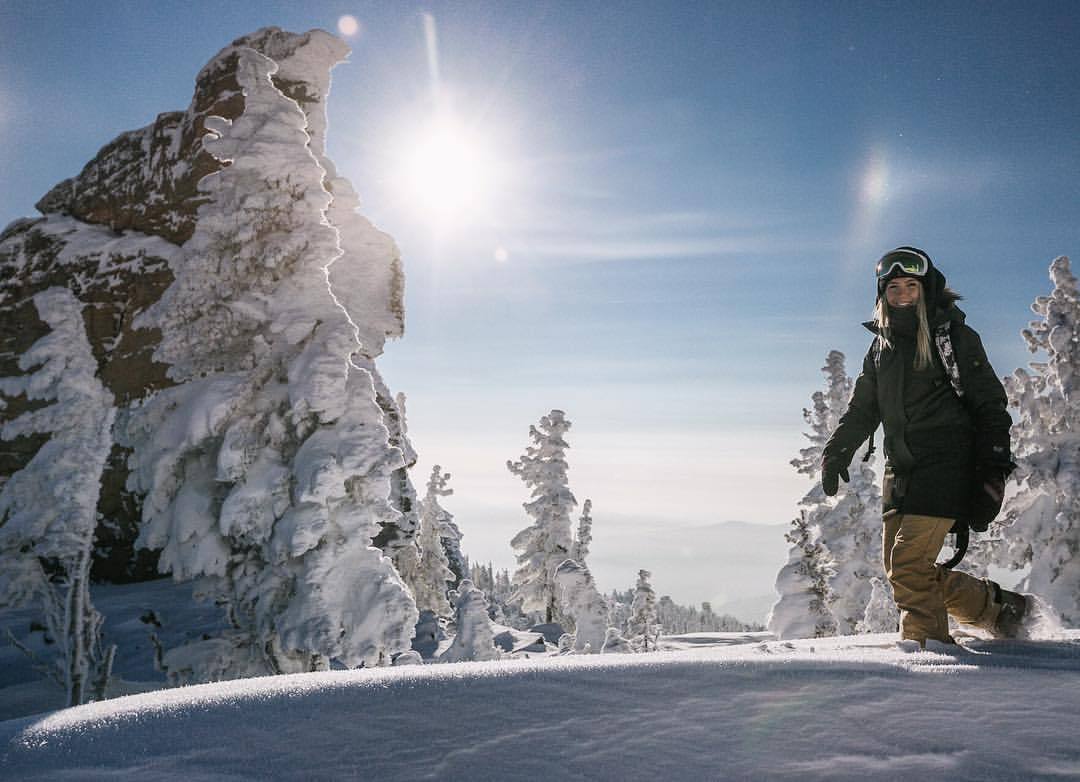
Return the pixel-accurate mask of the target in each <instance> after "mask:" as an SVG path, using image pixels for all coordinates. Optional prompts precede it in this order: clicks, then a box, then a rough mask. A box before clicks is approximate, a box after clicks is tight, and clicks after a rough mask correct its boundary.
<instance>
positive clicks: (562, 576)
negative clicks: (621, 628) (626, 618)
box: [555, 559, 610, 654]
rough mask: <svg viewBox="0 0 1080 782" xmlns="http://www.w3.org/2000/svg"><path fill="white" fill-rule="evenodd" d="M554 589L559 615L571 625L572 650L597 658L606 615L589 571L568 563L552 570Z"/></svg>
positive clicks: (607, 617) (606, 623)
mask: <svg viewBox="0 0 1080 782" xmlns="http://www.w3.org/2000/svg"><path fill="white" fill-rule="evenodd" d="M555 585H556V588H557V589H558V591H559V605H560V606H562V611H563V615H564V616H565V617H568V618H569V619H571V620H572V621H573V624H574V626H573V650H574V651H575V652H584V651H590V652H592V653H594V654H598V653H599V652H600V649H601V647H602V646H603V645H604V635H605V633H606V632H607V628H608V624H609V614H610V611H609V610H608V604H607V601H606V600H604V596H603V595H602V594H600V590H598V589H597V588H596V583H595V582H594V581H593V577H592V573H590V572H589V568H588V567H586V566H585V565H583V564H581V563H580V562H575V561H574V560H572V559H568V560H566V561H565V562H563V563H562V564H561V565H559V567H557V568H556V569H555ZM567 629H570V628H567Z"/></svg>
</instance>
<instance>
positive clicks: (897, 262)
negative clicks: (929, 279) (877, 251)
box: [877, 252, 930, 279]
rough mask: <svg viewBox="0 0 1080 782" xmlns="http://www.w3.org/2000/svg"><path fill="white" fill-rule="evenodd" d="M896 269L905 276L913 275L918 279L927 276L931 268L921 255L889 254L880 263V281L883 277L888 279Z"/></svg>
mask: <svg viewBox="0 0 1080 782" xmlns="http://www.w3.org/2000/svg"><path fill="white" fill-rule="evenodd" d="M896 268H899V269H900V271H901V272H903V273H904V274H912V275H915V276H916V277H922V276H923V275H924V274H926V270H927V269H928V268H930V267H929V264H928V263H927V261H926V259H925V258H923V257H922V256H919V255H915V254H914V253H908V252H899V253H889V254H888V255H886V256H885V257H883V258H882V259H881V260H880V261H878V264H877V276H878V279H880V278H882V277H888V276H889V275H890V274H892V273H893V270H894V269H896Z"/></svg>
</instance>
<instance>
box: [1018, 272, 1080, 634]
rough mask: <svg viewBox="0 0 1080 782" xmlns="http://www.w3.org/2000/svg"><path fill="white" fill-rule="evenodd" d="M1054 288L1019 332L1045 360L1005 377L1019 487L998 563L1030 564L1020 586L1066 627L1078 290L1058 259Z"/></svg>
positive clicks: (1075, 468)
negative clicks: (1015, 418) (1056, 614)
mask: <svg viewBox="0 0 1080 782" xmlns="http://www.w3.org/2000/svg"><path fill="white" fill-rule="evenodd" d="M1050 279H1051V281H1052V282H1053V284H1054V290H1053V291H1052V292H1051V294H1050V295H1049V296H1040V297H1038V298H1037V299H1036V300H1035V303H1034V304H1033V305H1032V307H1031V309H1032V311H1033V312H1034V313H1035V314H1036V315H1039V316H1040V317H1041V320H1036V321H1032V322H1031V324H1030V328H1027V329H1025V330H1024V331H1023V336H1024V339H1025V341H1026V342H1027V345H1028V348H1029V349H1030V350H1031V352H1032V353H1038V352H1040V351H1041V352H1042V353H1044V354H1045V356H1046V360H1045V361H1042V362H1038V363H1034V362H1033V363H1032V364H1031V369H1032V372H1030V373H1029V372H1027V371H1025V370H1023V369H1017V370H1016V372H1014V373H1013V375H1012V376H1011V377H1008V378H1006V379H1005V389H1006V391H1007V393H1008V396H1009V404H1010V405H1011V406H1012V407H1013V408H1015V409H1016V410H1017V413H1018V417H1019V420H1018V421H1017V422H1016V424H1015V425H1014V426H1013V430H1012V437H1013V444H1014V449H1013V450H1014V458H1015V461H1016V463H1017V469H1016V471H1015V472H1014V473H1013V476H1012V477H1013V480H1015V481H1016V483H1017V484H1018V485H1019V488H1018V491H1017V492H1016V493H1015V494H1014V495H1013V496H1012V497H1011V498H1010V499H1009V500H1008V502H1007V503H1006V505H1005V523H1006V524H1008V525H1011V529H1009V530H1008V531H1007V533H1006V535H1005V538H1004V542H1003V543H1001V544H1000V545H999V547H998V551H999V555H998V559H999V564H1001V565H1004V566H1006V567H1011V568H1013V569H1017V570H1018V569H1021V568H1024V567H1027V566H1030V567H1031V571H1030V573H1029V574H1028V576H1026V577H1025V579H1024V580H1023V581H1022V582H1021V585H1020V588H1021V589H1022V590H1023V591H1031V592H1035V593H1037V594H1038V595H1040V596H1041V597H1043V598H1045V599H1046V600H1048V601H1049V602H1050V603H1051V604H1052V605H1053V606H1054V608H1055V609H1056V610H1057V611H1058V612H1059V613H1060V614H1061V617H1062V619H1063V620H1064V622H1065V623H1066V624H1067V625H1073V626H1075V625H1077V624H1080V292H1078V290H1077V281H1076V278H1075V277H1074V276H1073V274H1072V272H1071V271H1070V269H1069V259H1068V258H1066V257H1064V256H1062V257H1059V258H1056V259H1055V260H1054V261H1053V263H1051V264H1050Z"/></svg>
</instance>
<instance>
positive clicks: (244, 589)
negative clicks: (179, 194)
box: [124, 36, 417, 679]
mask: <svg viewBox="0 0 1080 782" xmlns="http://www.w3.org/2000/svg"><path fill="white" fill-rule="evenodd" d="M325 39H326V40H325V41H324V40H323V38H320V39H319V41H320V43H324V44H325V45H326V47H328V52H329V53H330V54H331V55H337V54H340V52H339V51H336V50H334V47H335V46H340V43H339V42H334V41H333V40H332V39H331V37H330V36H325ZM234 53H235V55H236V57H237V59H238V63H237V79H238V81H239V84H240V86H241V88H242V89H243V92H244V112H243V114H242V115H241V116H240V117H239V118H237V119H236V120H234V121H233V122H226V121H223V120H214V121H210V120H208V121H207V128H208V130H209V131H210V132H211V134H212V137H209V138H208V139H207V140H206V142H205V145H204V148H205V149H206V150H207V151H208V152H209V153H210V154H212V155H214V156H216V157H218V158H219V159H222V160H228V161H230V164H229V165H228V166H227V167H225V168H223V169H222V170H221V171H219V172H217V173H215V174H212V175H210V176H207V177H205V178H204V179H203V180H202V181H201V183H200V187H201V189H202V191H203V192H204V193H205V194H206V196H207V201H206V203H205V204H204V205H203V206H201V207H200V209H199V213H198V221H197V224H196V226H195V231H194V233H193V235H192V237H191V239H190V240H189V241H188V242H187V243H186V244H185V245H184V248H183V250H184V252H183V254H182V259H181V260H180V261H179V262H178V263H177V268H175V269H174V273H175V277H176V279H175V282H174V283H173V285H172V286H171V287H170V288H169V289H168V290H167V291H166V292H165V294H164V295H163V296H162V298H161V299H160V300H159V301H158V302H157V303H156V304H155V305H153V306H152V307H151V308H150V309H149V310H147V311H146V312H144V313H143V314H142V315H141V316H140V322H141V325H142V326H144V327H148V328H158V329H160V330H161V333H162V338H161V342H160V345H159V348H158V351H157V354H156V355H157V356H158V358H159V359H160V360H162V361H164V362H166V363H168V364H169V365H170V370H169V372H170V376H171V377H172V378H173V379H174V380H175V381H177V382H179V383H181V384H180V385H178V386H176V387H174V388H170V389H166V390H164V391H161V392H159V393H158V394H156V395H155V396H153V397H151V398H150V399H149V400H148V401H146V402H145V403H144V404H142V405H141V406H140V407H138V408H137V409H135V410H134V411H133V412H132V414H131V415H130V416H129V417H128V419H127V420H126V421H125V427H124V431H125V434H126V438H127V440H126V443H125V444H126V445H128V446H129V447H131V448H132V449H133V451H134V453H133V456H132V458H131V460H130V465H131V467H132V473H131V477H130V479H129V484H130V485H131V488H132V489H134V490H136V491H138V492H140V493H142V494H144V495H145V499H144V504H143V518H144V522H145V525H144V527H143V530H142V533H141V537H140V541H141V543H142V544H143V545H145V546H148V547H153V548H161V549H162V553H161V559H160V567H161V568H162V570H163V571H165V572H170V571H171V572H172V573H173V576H174V578H176V579H178V580H182V579H194V578H198V579H200V580H201V581H202V585H201V586H200V589H201V591H202V592H203V593H204V594H207V595H210V596H213V597H214V598H215V599H216V600H218V601H219V602H220V603H221V604H223V605H225V606H226V607H227V609H228V615H229V619H230V621H231V624H232V626H233V628H234V629H233V632H232V633H230V634H229V635H227V636H225V637H223V638H222V639H211V641H209V642H207V643H206V644H205V645H204V646H203V647H202V648H201V649H188V650H183V651H182V650H176V652H175V654H173V656H172V657H171V658H170V656H169V655H166V664H167V665H169V664H170V662H171V663H172V665H170V668H172V667H173V666H179V667H180V668H182V669H183V670H186V671H190V672H191V673H190V676H189V677H188V678H193V679H206V678H214V677H229V676H238V675H247V674H252V673H263V672H287V671H303V670H312V669H319V668H325V667H326V666H327V665H328V662H329V660H330V659H337V660H339V661H341V662H342V663H344V664H346V665H350V666H356V665H361V664H363V665H376V664H385V663H388V662H389V660H390V659H391V657H392V656H393V655H394V654H395V653H397V652H401V651H405V650H407V649H408V648H409V641H410V638H411V636H412V632H413V627H414V625H415V623H416V619H417V612H416V607H415V605H414V603H413V601H412V598H411V596H410V594H409V592H408V590H407V588H406V587H405V585H404V584H403V583H402V582H401V580H400V578H399V577H398V575H397V573H396V572H395V570H394V568H393V566H392V565H391V563H390V561H389V560H388V559H386V558H385V557H384V556H383V555H382V553H381V552H380V551H379V550H378V549H376V548H373V547H372V546H371V545H370V541H371V539H372V538H373V537H374V535H375V534H376V533H377V532H378V531H379V528H380V526H381V527H383V528H385V527H386V526H387V525H392V524H395V523H397V521H398V520H399V519H400V516H401V514H400V513H399V512H398V511H397V510H396V509H395V508H394V507H393V506H392V505H391V502H390V499H389V498H390V497H391V494H392V490H391V481H392V477H393V475H394V474H395V472H396V471H399V470H400V469H401V468H402V467H403V465H404V459H403V456H402V452H401V450H400V449H399V448H396V447H393V446H392V445H391V444H390V442H389V436H390V434H389V431H388V429H387V427H386V424H385V417H384V411H383V409H382V408H381V407H380V405H379V403H378V401H377V394H376V388H375V384H376V382H377V380H378V379H377V378H376V377H375V376H374V375H373V374H372V372H370V371H368V370H366V369H364V368H362V367H361V366H360V365H359V364H357V363H355V362H351V361H350V356H351V355H353V354H357V356H358V360H361V356H360V354H359V350H360V343H359V342H358V335H359V333H360V331H361V329H360V328H359V327H358V326H357V325H356V324H355V323H354V322H353V321H352V320H351V319H350V318H349V317H348V316H347V314H346V313H345V311H344V310H343V309H342V307H341V306H339V301H338V300H336V299H335V297H334V296H332V295H331V292H330V291H329V289H328V285H327V279H328V275H329V274H330V272H329V271H328V269H329V268H330V266H331V264H332V263H333V261H334V260H335V259H336V258H338V256H340V255H341V252H342V251H341V248H340V246H339V234H338V232H337V231H336V230H335V229H334V228H333V227H332V226H331V225H330V224H329V223H328V222H327V220H326V211H327V209H328V207H329V206H330V204H331V197H330V195H329V193H328V192H327V190H326V189H325V188H324V186H323V183H324V178H325V177H326V176H327V171H326V170H325V169H324V168H323V167H322V166H320V164H319V162H318V161H317V159H316V158H315V157H314V155H313V150H312V149H311V148H309V142H310V141H311V140H312V138H313V137H312V136H309V134H308V132H307V131H308V128H309V125H308V122H309V119H308V118H306V117H305V115H304V113H303V111H301V109H300V107H299V106H298V105H297V104H296V103H295V102H294V101H293V100H291V99H289V98H287V97H285V95H283V94H282V93H281V92H280V91H279V90H278V89H277V88H276V87H275V86H274V84H273V83H272V82H271V79H270V76H271V74H272V73H274V70H275V68H276V67H277V66H276V65H275V64H274V63H273V62H272V61H271V60H269V59H268V58H266V57H264V56H263V55H261V54H259V53H257V52H255V51H254V50H252V49H248V48H244V47H239V48H237V49H236V50H235V52H234ZM211 119H213V118H211ZM312 121H314V120H312ZM316 151H318V150H316Z"/></svg>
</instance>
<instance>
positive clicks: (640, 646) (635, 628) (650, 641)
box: [626, 570, 661, 652]
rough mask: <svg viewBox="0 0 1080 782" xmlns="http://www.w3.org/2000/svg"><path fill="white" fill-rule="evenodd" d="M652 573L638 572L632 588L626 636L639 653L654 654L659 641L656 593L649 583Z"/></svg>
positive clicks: (659, 628) (659, 629)
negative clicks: (632, 595)
mask: <svg viewBox="0 0 1080 782" xmlns="http://www.w3.org/2000/svg"><path fill="white" fill-rule="evenodd" d="M651 578H652V573H650V572H649V571H648V570H639V571H638V580H637V585H636V587H635V588H634V602H633V605H631V606H630V621H629V622H628V623H627V627H626V630H627V635H629V636H630V643H631V645H633V647H634V648H635V649H637V650H638V651H640V652H655V651H656V649H657V644H658V642H659V640H660V631H661V627H660V621H659V617H658V616H657V610H656V592H655V591H654V590H653V588H652V584H651V583H649V579H651Z"/></svg>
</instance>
